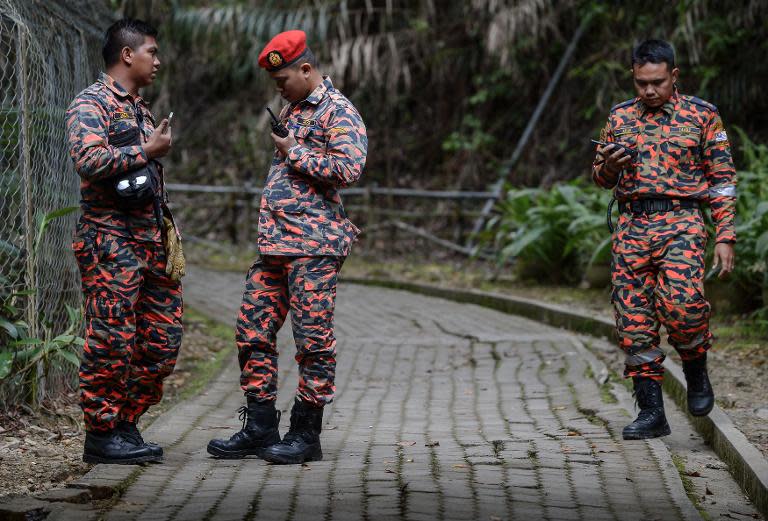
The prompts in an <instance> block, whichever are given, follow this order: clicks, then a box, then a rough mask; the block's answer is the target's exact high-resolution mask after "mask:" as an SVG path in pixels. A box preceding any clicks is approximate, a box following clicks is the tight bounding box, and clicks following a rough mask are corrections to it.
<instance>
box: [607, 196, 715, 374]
mask: <svg viewBox="0 0 768 521" xmlns="http://www.w3.org/2000/svg"><path fill="white" fill-rule="evenodd" d="M706 243H707V233H706V229H705V227H704V222H703V219H702V216H701V212H700V210H698V209H695V208H694V209H678V210H675V211H670V212H664V213H656V214H650V215H645V214H639V215H638V214H636V215H631V214H624V213H622V215H621V217H620V219H619V223H618V227H617V229H616V232H615V235H614V237H613V266H612V285H613V294H612V302H613V306H614V311H615V316H616V327H617V331H618V336H619V345H620V347H621V349H622V350H623V351H624V352H625V353H626V361H625V370H624V376H625V377H631V376H645V377H650V378H653V379H655V380H661V379H662V377H663V374H664V369H663V367H662V365H661V364H662V362H663V361H664V358H665V354H664V351H663V350H662V349H661V348H660V347H659V326H660V324H664V326H665V327H666V329H667V333H668V335H669V343H670V344H671V345H672V346H673V347H674V348H675V349H676V350H677V351H678V353H679V354H680V357H681V358H682V359H683V360H693V359H696V358H698V357H700V356H702V355H703V354H704V353H705V352H706V351H707V349H709V347H710V346H711V342H712V334H711V333H710V331H709V315H710V306H709V303H708V302H707V301H706V299H705V298H704V289H703V282H704V280H703V279H704V250H705V247H706Z"/></svg>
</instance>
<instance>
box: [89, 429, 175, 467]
mask: <svg viewBox="0 0 768 521" xmlns="http://www.w3.org/2000/svg"><path fill="white" fill-rule="evenodd" d="M162 459H163V457H162V456H157V455H156V454H154V453H153V451H152V449H151V448H149V447H147V446H146V445H136V444H135V443H133V442H131V441H130V440H128V439H127V438H124V437H123V434H122V433H121V432H120V431H118V430H117V429H112V430H110V431H107V432H86V433H85V447H84V448H83V461H84V462H86V463H120V464H123V465H132V464H135V463H148V462H157V461H162Z"/></svg>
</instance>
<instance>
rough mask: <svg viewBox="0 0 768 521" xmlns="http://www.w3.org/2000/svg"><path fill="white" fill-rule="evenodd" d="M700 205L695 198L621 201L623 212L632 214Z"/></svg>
mask: <svg viewBox="0 0 768 521" xmlns="http://www.w3.org/2000/svg"><path fill="white" fill-rule="evenodd" d="M698 207H699V201H697V200H695V199H633V200H631V201H621V202H620V203H619V209H620V210H621V212H622V213H631V214H650V213H661V212H671V211H673V210H678V209H680V208H698Z"/></svg>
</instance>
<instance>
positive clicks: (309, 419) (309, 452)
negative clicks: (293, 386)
mask: <svg viewBox="0 0 768 521" xmlns="http://www.w3.org/2000/svg"><path fill="white" fill-rule="evenodd" d="M322 426H323V408H322V407H314V406H312V405H311V404H309V403H306V402H303V401H301V400H299V399H297V400H296V401H295V402H294V403H293V409H291V428H290V430H289V431H288V432H287V433H286V435H285V436H283V441H281V442H280V443H277V444H275V445H272V446H271V447H269V448H268V449H267V450H265V451H264V454H263V455H262V458H264V459H265V460H266V461H270V462H272V463H282V464H289V463H304V462H306V461H320V460H321V459H323V451H322V449H321V448H320V431H321V430H322Z"/></svg>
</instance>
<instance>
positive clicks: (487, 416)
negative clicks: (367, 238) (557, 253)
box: [78, 268, 700, 521]
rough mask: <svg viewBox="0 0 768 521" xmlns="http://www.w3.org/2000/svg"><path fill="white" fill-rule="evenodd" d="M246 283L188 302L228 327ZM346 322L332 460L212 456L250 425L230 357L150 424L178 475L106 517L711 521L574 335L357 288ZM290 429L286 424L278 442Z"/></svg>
mask: <svg viewBox="0 0 768 521" xmlns="http://www.w3.org/2000/svg"><path fill="white" fill-rule="evenodd" d="M242 288H243V278H242V276H239V275H235V274H225V273H215V272H203V271H202V270H200V269H199V268H195V269H193V270H192V274H191V276H190V277H189V278H188V279H187V280H186V282H185V298H186V301H187V303H188V304H189V305H191V306H193V307H195V308H196V309H199V310H201V311H203V312H206V313H208V314H210V315H212V316H214V317H217V318H220V319H222V320H224V321H227V322H230V321H232V320H233V317H234V316H235V314H236V311H237V309H236V308H237V306H238V304H239V300H240V295H241V292H242ZM336 316H337V326H336V327H337V337H338V338H339V345H338V352H339V356H338V360H339V366H338V380H337V387H338V394H337V398H336V401H335V402H334V404H333V405H332V406H331V407H329V408H328V410H327V411H326V416H325V430H324V432H323V434H322V442H323V450H324V453H325V459H324V460H323V461H321V462H314V463H311V464H309V465H306V466H277V465H269V464H266V463H265V462H264V461H262V460H259V459H256V458H248V459H245V460H215V459H212V458H210V457H209V456H208V454H207V453H206V451H205V446H206V444H207V442H208V440H209V439H210V438H212V437H225V436H228V435H229V434H231V433H232V432H234V431H235V430H236V429H237V428H239V422H238V420H237V414H236V409H237V408H238V407H239V406H240V405H242V403H243V397H242V394H241V392H240V391H239V388H238V371H237V367H236V365H235V360H234V359H233V360H232V363H231V364H230V365H229V366H228V367H227V368H226V370H225V371H224V372H223V373H222V374H221V375H220V377H218V378H217V379H216V380H215V381H214V383H213V384H212V385H211V386H210V387H209V389H208V390H207V391H206V392H205V393H204V394H202V395H201V396H199V397H197V398H195V399H192V400H189V401H188V402H186V403H183V404H180V405H179V406H177V407H176V408H174V409H173V410H172V411H170V412H169V413H166V415H164V416H162V417H161V418H159V419H158V420H157V421H156V422H155V423H154V424H153V425H152V427H151V428H150V429H149V433H148V438H150V439H152V440H154V441H158V442H160V443H161V444H163V445H164V446H165V447H166V462H165V464H163V465H150V466H145V467H131V469H136V470H132V472H133V476H132V477H133V482H132V484H131V485H130V486H128V488H127V490H126V491H125V493H124V494H123V496H122V498H121V499H120V500H119V501H117V502H115V503H114V504H112V505H111V506H110V507H109V508H108V510H107V511H104V512H101V513H100V514H98V517H100V518H103V519H108V520H146V521H151V520H171V519H178V520H196V519H200V520H230V519H231V520H241V519H242V520H273V519H274V520H286V521H290V520H305V519H313V520H314V519H316V520H336V519H338V520H358V519H363V520H386V519H393V520H394V519H398V520H403V519H408V520H435V519H437V520H443V519H445V520H454V519H455V520H485V521H492V520H501V519H504V520H507V519H527V520H537V519H549V520H570V519H573V520H576V519H583V520H589V521H599V520H603V519H605V520H607V519H621V520H648V519H660V520H667V519H670V520H671V519H684V520H688V519H700V517H699V514H698V512H697V510H696V509H695V508H694V506H693V504H692V503H691V502H690V501H689V499H688V497H687V496H686V494H685V492H684V490H683V486H682V483H681V480H680V477H679V475H678V473H677V470H676V469H675V467H674V465H673V463H672V460H671V457H670V453H669V451H668V450H667V448H666V446H665V445H664V443H663V442H662V441H660V440H652V441H640V442H624V441H622V440H621V439H620V438H621V435H620V433H621V428H622V427H623V425H625V424H626V423H627V421H628V420H629V419H630V416H629V413H628V412H627V410H626V409H625V407H626V406H627V401H626V399H627V397H628V394H627V393H626V392H625V390H624V389H623V388H621V389H617V391H619V392H621V393H623V394H624V396H623V397H621V398H622V401H620V402H619V403H607V402H608V401H609V400H605V399H604V396H601V389H600V387H599V386H598V384H597V383H596V382H595V380H594V379H593V378H590V377H589V375H596V374H599V373H600V371H601V370H602V368H603V366H602V364H601V363H600V362H598V361H597V360H596V359H595V358H594V357H593V356H592V355H591V353H590V352H588V351H587V350H586V349H585V348H584V347H583V346H582V345H581V343H580V342H579V340H578V338H577V337H575V336H574V335H572V334H569V333H567V332H564V331H560V330H556V329H553V328H550V327H547V326H544V325H541V324H538V323H535V322H532V321H529V320H526V319H522V318H518V317H514V316H510V315H505V314H501V313H498V312H495V311H491V310H488V309H484V308H480V307H477V306H473V305H466V304H458V303H454V302H449V301H445V300H439V299H433V298H429V297H423V296H419V295H413V294H409V293H404V292H398V291H393V290H386V289H376V288H370V287H362V286H354V285H344V284H342V285H341V286H340V288H339V294H338V307H337V315H336ZM280 341H281V347H282V350H281V356H280V367H281V380H280V391H279V400H278V405H279V407H280V408H281V409H282V410H283V411H287V410H288V408H289V406H290V403H291V401H292V395H293V389H294V387H295V384H296V369H295V364H294V363H293V360H292V356H293V354H294V347H293V345H292V339H291V336H290V330H289V328H288V327H286V328H284V330H283V331H281V334H280ZM233 358H234V357H233ZM287 423H288V414H285V413H284V414H283V421H282V425H283V427H282V428H281V432H284V430H285V428H286V425H287ZM101 468H104V469H106V470H104V471H103V472H106V473H108V472H109V471H110V470H109V466H101ZM120 470H121V471H122V472H127V471H126V470H123V469H120ZM78 515H79V516H80V517H79V519H86V518H87V517H89V516H91V515H93V513H92V512H85V511H81V513H80V514H78Z"/></svg>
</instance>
